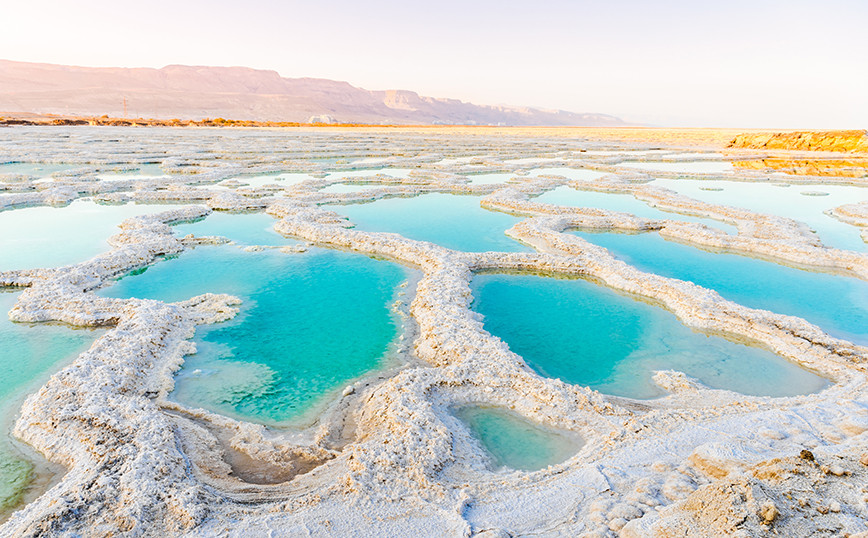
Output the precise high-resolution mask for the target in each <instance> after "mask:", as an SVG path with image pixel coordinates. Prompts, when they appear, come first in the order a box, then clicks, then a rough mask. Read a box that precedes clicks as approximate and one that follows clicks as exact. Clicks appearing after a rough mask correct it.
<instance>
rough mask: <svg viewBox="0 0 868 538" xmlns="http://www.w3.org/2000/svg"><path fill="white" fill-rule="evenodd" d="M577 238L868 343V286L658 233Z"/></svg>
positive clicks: (633, 261) (644, 267)
mask: <svg viewBox="0 0 868 538" xmlns="http://www.w3.org/2000/svg"><path fill="white" fill-rule="evenodd" d="M576 233H577V235H579V236H580V237H583V238H584V239H587V240H588V241H590V242H591V243H594V244H596V245H600V246H602V247H605V248H607V249H609V250H610V251H611V252H612V253H613V254H614V255H615V256H616V257H618V258H620V259H622V260H624V261H625V262H627V263H629V264H631V265H634V266H636V267H638V268H639V269H642V270H643V271H648V272H651V273H657V274H659V275H662V276H666V277H671V278H678V279H681V280H688V281H690V282H694V283H696V284H698V285H700V286H702V287H705V288H710V289H713V290H715V291H717V292H718V293H720V294H721V295H722V296H723V297H724V298H726V299H729V300H731V301H735V302H737V303H740V304H743V305H745V306H749V307H752V308H762V309H765V310H771V311H772V312H777V313H778V314H789V315H793V316H798V317H800V318H804V319H806V320H808V321H810V322H811V323H815V324H816V325H818V326H820V328H822V329H823V330H825V331H827V332H828V333H829V334H831V335H833V336H837V337H839V338H844V339H846V340H850V341H852V342H857V343H860V344H868V282H864V281H862V280H859V279H856V278H849V277H844V276H838V275H832V274H826V273H816V272H813V271H802V270H800V269H794V268H792V267H787V266H784V265H779V264H776V263H771V262H766V261H762V260H758V259H755V258H749V257H746V256H739V255H736V254H723V253H712V252H708V251H705V250H701V249H698V248H694V247H691V246H687V245H682V244H680V243H676V242H674V241H666V240H665V239H663V238H662V237H660V236H659V235H658V234H656V233H646V234H618V233H585V232H576Z"/></svg>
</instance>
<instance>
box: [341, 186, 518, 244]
mask: <svg viewBox="0 0 868 538" xmlns="http://www.w3.org/2000/svg"><path fill="white" fill-rule="evenodd" d="M481 199H482V198H481V197H479V196H457V195H451V194H424V195H422V196H416V197H415V198H390V199H385V200H378V201H376V202H372V203H368V204H351V205H345V206H334V207H333V208H332V209H334V211H336V212H338V213H340V214H342V215H346V216H347V217H349V219H350V220H351V221H352V222H353V223H354V224H355V225H356V227H357V228H358V229H359V230H364V231H368V232H394V233H398V234H401V235H403V236H404V237H407V238H409V239H416V240H419V241H431V242H432V243H437V244H439V245H441V246H444V247H447V248H451V249H454V250H463V251H465V252H485V251H489V250H491V251H502V252H529V251H530V250H531V249H530V248H529V247H525V246H524V245H522V244H521V243H518V242H517V241H514V240H512V239H510V238H509V237H507V236H506V235H505V233H504V232H506V230H508V229H509V228H511V227H512V226H513V225H514V224H515V223H516V222H518V221H519V218H517V217H514V216H512V215H507V214H506V213H499V212H497V211H488V210H486V209H483V208H482V207H480V205H479V201H480V200H481Z"/></svg>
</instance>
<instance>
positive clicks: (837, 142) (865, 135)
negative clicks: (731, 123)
mask: <svg viewBox="0 0 868 538" xmlns="http://www.w3.org/2000/svg"><path fill="white" fill-rule="evenodd" d="M727 147H729V148H748V149H791V150H802V151H838V152H850V153H865V152H868V132H866V131H864V130H853V131H792V132H782V133H767V132H765V133H745V134H740V135H738V136H736V137H735V138H733V139H732V141H731V142H730V143H729V145H728V146H727Z"/></svg>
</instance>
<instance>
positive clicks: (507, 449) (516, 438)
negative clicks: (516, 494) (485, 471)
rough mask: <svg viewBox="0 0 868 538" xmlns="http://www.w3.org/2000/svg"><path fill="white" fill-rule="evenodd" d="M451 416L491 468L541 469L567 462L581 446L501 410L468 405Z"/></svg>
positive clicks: (574, 439)
mask: <svg viewBox="0 0 868 538" xmlns="http://www.w3.org/2000/svg"><path fill="white" fill-rule="evenodd" d="M454 413H455V416H456V417H458V418H459V419H460V420H461V421H462V422H464V424H465V425H466V426H467V427H468V428H469V429H470V432H471V433H472V434H473V436H474V437H475V438H476V439H477V440H478V441H479V442H480V444H482V447H483V448H484V449H485V451H486V452H487V454H488V456H489V458H490V459H491V462H492V464H493V467H507V468H510V469H518V470H521V471H536V470H539V469H544V468H546V467H548V466H549V465H555V464H558V463H561V462H563V461H566V460H567V459H569V458H570V457H571V456H572V455H573V454H575V453H576V452H578V450H579V449H580V448H581V446H582V444H583V443H582V440H581V439H580V438H579V437H578V436H576V435H572V434H567V433H561V432H557V431H555V430H553V429H551V428H546V427H543V426H541V425H539V424H535V423H533V422H531V421H529V420H527V419H525V418H524V417H522V416H520V415H518V414H517V413H514V412H512V411H509V410H507V409H504V408H499V407H488V406H476V405H469V406H464V407H460V408H458V409H456V410H455V411H454Z"/></svg>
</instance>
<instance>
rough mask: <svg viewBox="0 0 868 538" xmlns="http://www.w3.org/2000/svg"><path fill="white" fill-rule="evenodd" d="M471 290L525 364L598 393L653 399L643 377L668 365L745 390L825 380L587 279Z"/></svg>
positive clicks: (801, 386) (502, 278) (808, 388)
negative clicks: (772, 380)
mask: <svg viewBox="0 0 868 538" xmlns="http://www.w3.org/2000/svg"><path fill="white" fill-rule="evenodd" d="M471 288H472V290H473V296H474V298H475V300H474V303H473V308H474V309H475V310H476V311H477V312H479V313H481V314H482V315H483V316H484V317H485V318H484V324H485V329H486V330H488V331H489V332H491V333H492V334H494V335H495V336H498V337H500V338H501V339H503V340H504V341H505V342H506V343H507V344H508V345H509V347H510V349H511V350H512V351H514V352H515V353H517V354H519V355H521V356H522V357H523V358H524V360H525V361H526V362H527V364H528V365H529V366H530V367H531V368H533V369H534V370H535V371H537V372H538V373H540V374H541V375H544V376H547V377H553V378H559V379H562V380H563V381H566V382H568V383H574V384H578V385H584V386H590V387H591V388H594V389H597V390H599V391H601V392H604V393H608V394H613V395H617V396H627V397H631V398H654V397H657V396H661V395H663V394H664V392H663V391H662V389H660V388H659V387H657V385H655V384H654V383H653V381H652V379H651V378H652V376H653V373H654V371H656V370H669V369H671V370H678V371H681V372H685V373H686V374H688V375H690V376H692V377H695V378H697V379H699V380H701V381H702V382H703V383H704V384H706V385H708V386H710V387H713V388H721V389H728V390H734V391H737V392H740V393H743V394H750V395H766V396H788V395H794V394H805V393H810V392H815V391H817V390H820V389H822V388H823V387H825V386H826V385H827V382H826V381H825V380H824V379H822V378H820V377H818V376H816V375H814V374H812V373H810V372H808V371H807V370H804V369H802V368H800V367H798V366H796V365H795V364H793V363H791V362H788V361H786V360H784V359H783V358H781V357H778V356H777V355H774V354H773V353H770V352H768V351H765V350H763V349H759V348H755V347H748V346H744V345H739V344H735V343H733V342H730V341H728V340H726V339H724V338H721V337H717V336H707V335H705V334H702V333H698V332H694V331H692V330H690V329H688V328H687V327H685V326H684V325H682V324H681V323H680V322H679V321H678V319H677V318H676V317H675V315H674V314H672V313H670V312H669V311H667V310H665V309H663V308H658V307H655V306H652V305H650V304H647V303H644V302H640V301H637V300H634V299H633V298H631V297H628V296H626V295H622V294H619V293H616V292H615V291H613V290H611V289H610V288H607V287H605V286H599V285H596V284H593V283H591V282H588V281H586V280H580V279H570V280H565V279H556V278H546V277H541V276H534V275H528V274H488V273H486V274H479V275H476V276H475V277H474V279H473V281H472V282H471ZM770 379H774V380H775V383H769V380H770Z"/></svg>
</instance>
